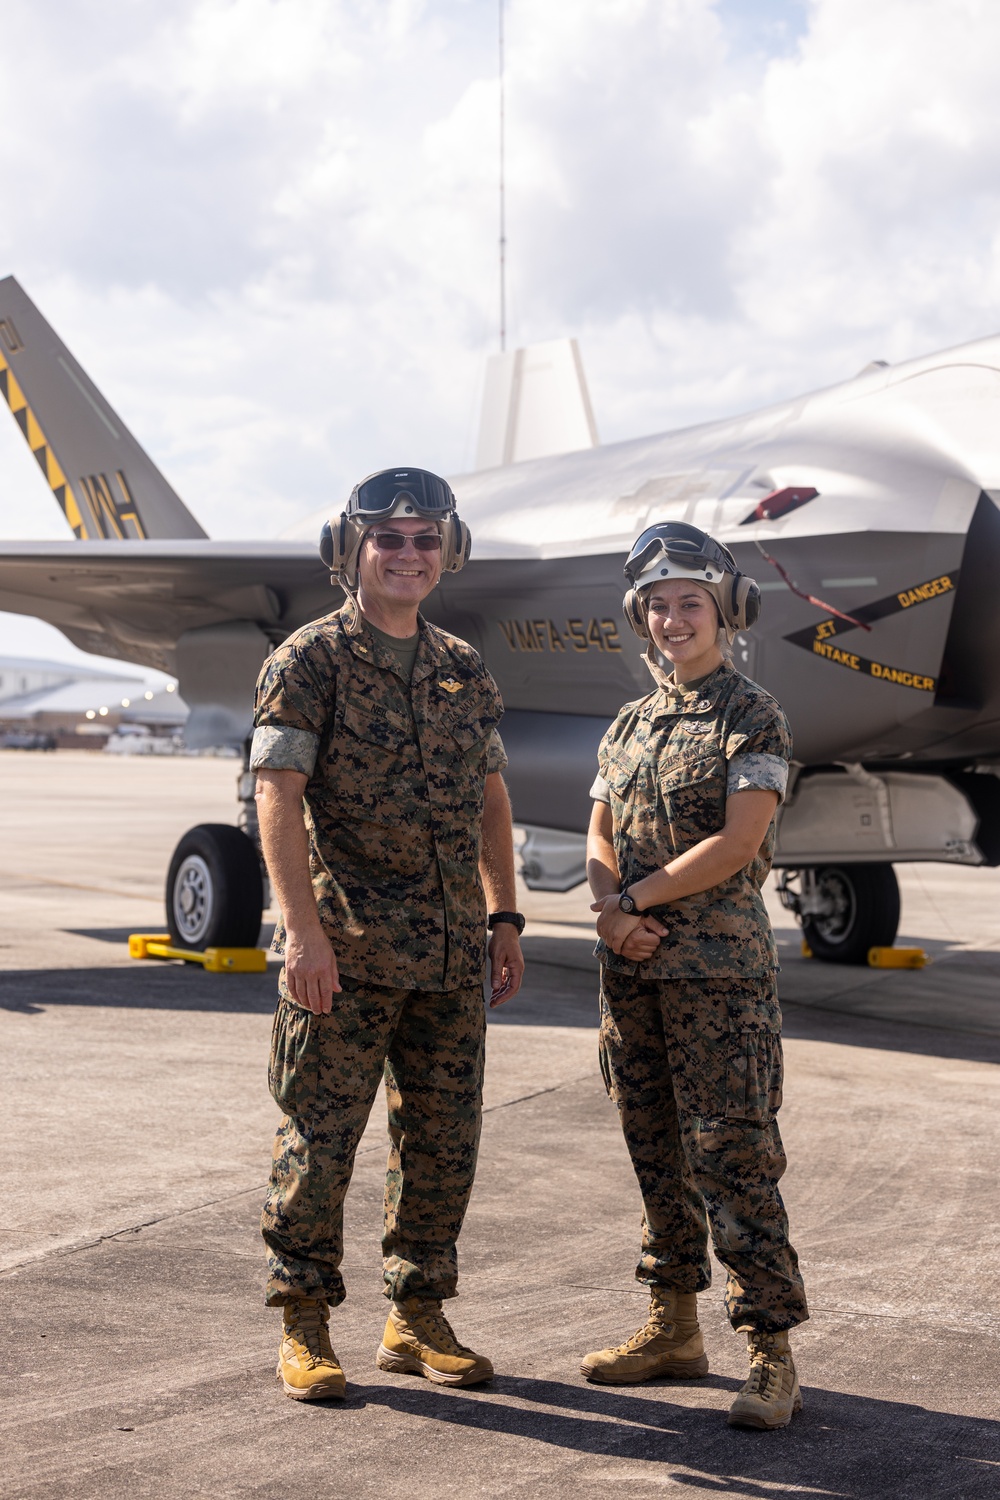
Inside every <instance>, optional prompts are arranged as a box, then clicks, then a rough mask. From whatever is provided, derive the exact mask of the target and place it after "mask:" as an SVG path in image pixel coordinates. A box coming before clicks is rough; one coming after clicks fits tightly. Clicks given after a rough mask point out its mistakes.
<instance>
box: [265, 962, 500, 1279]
mask: <svg viewBox="0 0 1000 1500" xmlns="http://www.w3.org/2000/svg"><path fill="white" fill-rule="evenodd" d="M341 983H342V985H343V993H342V994H339V995H334V997H333V1010H332V1012H331V1014H330V1015H327V1016H317V1015H314V1014H312V1012H311V1011H308V1010H304V1009H302V1008H301V1007H300V1006H298V1005H295V1004H294V1003H293V1002H292V1001H291V1000H287V999H282V1000H281V1001H280V1002H279V1004H278V1009H277V1011H276V1013H275V1018H274V1031H273V1035H272V1042H271V1062H270V1069H269V1082H270V1087H271V1093H272V1095H273V1097H274V1099H275V1101H276V1103H277V1104H278V1106H279V1107H280V1108H281V1109H282V1110H284V1112H285V1118H284V1119H283V1120H282V1122H281V1124H280V1126H279V1127H278V1133H277V1136H276V1138H275V1142H274V1156H273V1163H272V1167H271V1180H270V1184H269V1187H268V1193H267V1197H266V1199H265V1202H264V1212H263V1215H262V1218H261V1233H262V1234H263V1236H264V1241H265V1244H266V1246H267V1258H268V1270H269V1275H268V1281H267V1295H266V1301H267V1303H268V1305H269V1306H271V1307H276V1306H280V1305H281V1303H283V1302H284V1301H285V1300H286V1298H288V1297H290V1296H295V1295H302V1296H311V1297H325V1298H326V1300H327V1301H328V1302H329V1303H330V1304H331V1305H332V1306H335V1305H336V1304H337V1303H339V1302H342V1301H343V1299H344V1295H345V1293H344V1282H343V1278H342V1276H341V1274H340V1263H341V1260H342V1258H343V1251H344V1197H345V1195H346V1193H347V1188H348V1184H349V1183H350V1180H351V1171H352V1169H353V1166H354V1155H355V1152H356V1150H357V1147H358V1142H359V1140H360V1139H361V1134H362V1132H363V1130H364V1128H365V1124H366V1122H367V1120H368V1115H369V1113H370V1111H371V1107H372V1104H373V1102H374V1099H375V1095H376V1093H377V1092H378V1086H379V1082H380V1080H382V1078H383V1077H384V1079H385V1090H386V1099H387V1104H388V1112H389V1159H388V1164H387V1168H386V1177H385V1217H384V1223H383V1236H382V1255H383V1277H384V1280H385V1293H386V1296H387V1297H392V1298H393V1299H395V1300H397V1301H398V1300H402V1299H403V1298H405V1297H413V1296H425V1297H453V1296H454V1295H455V1290H456V1281H457V1277H458V1251H457V1246H456V1242H457V1240H458V1235H459V1231H460V1230H461V1227H462V1220H463V1219H464V1217H465V1210H466V1208H467V1206H468V1203H469V1195H470V1193H471V1192H472V1181H473V1177H474V1176H475V1170H476V1154H477V1151H478V1148H479V1131H480V1123H481V1117H482V1086H483V1056H484V1044H485V1030H486V1017H485V1010H484V1006H483V992H482V986H481V985H479V984H476V985H469V986H464V987H462V988H460V989H456V990H448V991H444V992H438V993H435V992H431V991H428V990H394V989H386V988H385V987H383V986H378V985H370V984H365V983H363V982H361V981H359V980H356V979H351V978H346V977H342V979H341Z"/></svg>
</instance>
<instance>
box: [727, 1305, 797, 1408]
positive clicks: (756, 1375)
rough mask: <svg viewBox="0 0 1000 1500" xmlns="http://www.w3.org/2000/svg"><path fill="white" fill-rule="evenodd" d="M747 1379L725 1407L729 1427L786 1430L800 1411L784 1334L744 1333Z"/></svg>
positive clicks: (792, 1365)
mask: <svg viewBox="0 0 1000 1500" xmlns="http://www.w3.org/2000/svg"><path fill="white" fill-rule="evenodd" d="M747 1352H748V1353H749V1355H750V1379H749V1380H748V1381H747V1383H746V1385H745V1386H744V1387H743V1389H742V1390H741V1391H740V1393H739V1395H738V1396H737V1397H736V1400H735V1401H734V1402H733V1404H732V1406H731V1407H730V1408H729V1417H728V1422H729V1425H730V1427H764V1428H771V1427H787V1426H788V1424H789V1422H790V1421H791V1420H792V1417H793V1416H794V1414H795V1413H796V1412H797V1411H801V1410H802V1392H801V1391H800V1390H799V1379H798V1376H797V1375H796V1373H795V1362H794V1360H793V1359H792V1353H791V1350H790V1349H789V1347H788V1333H787V1331H782V1332H781V1333H758V1332H756V1331H755V1330H753V1329H751V1330H750V1331H749V1332H748V1333H747Z"/></svg>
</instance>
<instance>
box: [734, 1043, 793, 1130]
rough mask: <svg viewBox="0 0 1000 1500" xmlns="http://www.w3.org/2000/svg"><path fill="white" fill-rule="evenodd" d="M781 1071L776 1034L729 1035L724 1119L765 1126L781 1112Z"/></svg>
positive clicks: (779, 1048) (780, 1058) (779, 1046)
mask: <svg viewBox="0 0 1000 1500" xmlns="http://www.w3.org/2000/svg"><path fill="white" fill-rule="evenodd" d="M782 1071H783V1069H782V1055H781V1036H780V1034H779V1033H778V1032H777V1031H770V1030H767V1029H763V1028H755V1029H753V1030H749V1031H739V1030H736V1029H734V1030H733V1031H731V1032H730V1034H729V1064H728V1067H727V1070H726V1119H727V1120H745V1121H746V1122H747V1123H748V1124H751V1125H769V1124H770V1123H771V1121H772V1120H773V1119H774V1117H775V1115H776V1114H777V1112H778V1110H779V1109H780V1108H781V1083H782Z"/></svg>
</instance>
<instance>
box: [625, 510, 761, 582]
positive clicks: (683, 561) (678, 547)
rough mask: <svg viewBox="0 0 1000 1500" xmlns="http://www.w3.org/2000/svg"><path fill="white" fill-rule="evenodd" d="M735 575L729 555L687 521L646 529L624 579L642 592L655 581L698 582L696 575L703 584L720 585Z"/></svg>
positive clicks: (633, 547) (635, 549)
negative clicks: (660, 579)
mask: <svg viewBox="0 0 1000 1500" xmlns="http://www.w3.org/2000/svg"><path fill="white" fill-rule="evenodd" d="M671 564H673V567H671V566H670V565H671ZM736 571H737V568H736V562H735V559H734V558H733V556H732V554H731V553H730V552H729V551H728V550H727V549H726V548H725V547H723V546H720V544H719V543H718V542H716V541H714V540H713V539H712V537H710V536H706V535H705V533H704V532H703V531H699V529H698V527H697V526H689V525H688V524H687V522H686V521H660V522H658V523H657V524H656V525H655V526H648V527H647V528H646V530H645V531H644V532H643V533H642V535H641V536H639V537H638V538H637V539H636V541H635V542H634V544H633V546H632V551H631V552H630V553H629V555H628V559H627V561H626V563H625V576H626V577H627V579H628V581H629V583H630V584H631V585H632V587H633V588H634V589H641V588H645V587H646V585H647V584H650V583H655V582H656V580H657V579H658V578H676V577H678V576H683V577H687V578H691V579H692V581H698V575H699V574H700V575H701V579H703V580H704V582H705V583H719V582H721V580H722V579H723V578H725V577H726V575H727V574H729V575H730V576H731V575H732V574H734V573H736Z"/></svg>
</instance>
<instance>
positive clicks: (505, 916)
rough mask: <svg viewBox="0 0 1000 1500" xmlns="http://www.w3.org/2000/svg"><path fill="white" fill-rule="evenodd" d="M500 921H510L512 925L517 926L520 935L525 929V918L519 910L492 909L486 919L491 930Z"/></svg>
mask: <svg viewBox="0 0 1000 1500" xmlns="http://www.w3.org/2000/svg"><path fill="white" fill-rule="evenodd" d="M498 922H509V923H510V925H511V926H512V927H516V928H517V935H518V937H520V936H521V933H522V932H523V931H524V918H523V917H522V915H521V913H520V912H519V911H491V912H490V914H489V916H488V917H487V919H486V925H487V927H488V928H489V929H490V931H491V932H492V931H493V929H494V927H495V926H496V924H497V923H498Z"/></svg>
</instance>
